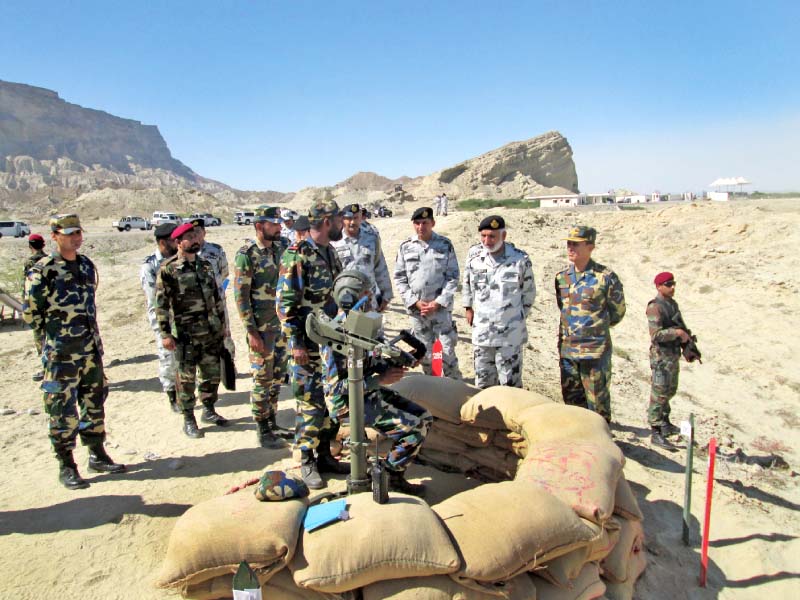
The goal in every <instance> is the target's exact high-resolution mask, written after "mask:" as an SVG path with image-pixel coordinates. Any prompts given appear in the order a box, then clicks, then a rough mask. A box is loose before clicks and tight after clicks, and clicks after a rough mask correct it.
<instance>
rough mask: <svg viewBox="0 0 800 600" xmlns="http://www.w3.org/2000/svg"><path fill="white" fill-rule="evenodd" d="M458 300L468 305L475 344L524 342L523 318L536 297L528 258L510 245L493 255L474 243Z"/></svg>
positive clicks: (526, 335)
mask: <svg viewBox="0 0 800 600" xmlns="http://www.w3.org/2000/svg"><path fill="white" fill-rule="evenodd" d="M461 293H462V301H463V304H464V306H465V307H468V308H470V307H471V308H472V309H473V310H474V311H475V316H474V319H473V321H472V343H473V344H474V345H476V346H495V347H497V346H520V345H522V344H524V343H525V342H527V341H528V328H527V327H526V325H525V319H526V318H527V317H528V313H530V312H531V307H532V306H533V301H534V299H535V298H536V284H535V283H534V280H533V265H531V259H530V258H528V255H527V254H526V253H525V252H523V251H522V250H518V249H517V248H516V247H515V246H514V245H513V244H510V243H508V242H506V243H505V244H503V251H502V254H501V255H499V256H497V257H495V256H494V255H493V254H492V253H491V252H490V251H489V250H488V249H486V248H484V247H483V245H482V244H475V246H472V248H470V250H469V253H468V255H467V264H466V265H465V266H464V277H463V287H462V290H461Z"/></svg>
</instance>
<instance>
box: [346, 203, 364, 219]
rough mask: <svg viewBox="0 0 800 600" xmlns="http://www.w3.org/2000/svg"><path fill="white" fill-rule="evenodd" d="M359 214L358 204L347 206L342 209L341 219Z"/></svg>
mask: <svg viewBox="0 0 800 600" xmlns="http://www.w3.org/2000/svg"><path fill="white" fill-rule="evenodd" d="M360 213H361V205H359V204H348V205H347V206H345V207H344V208H343V209H342V216H343V217H354V216H355V215H357V214H360Z"/></svg>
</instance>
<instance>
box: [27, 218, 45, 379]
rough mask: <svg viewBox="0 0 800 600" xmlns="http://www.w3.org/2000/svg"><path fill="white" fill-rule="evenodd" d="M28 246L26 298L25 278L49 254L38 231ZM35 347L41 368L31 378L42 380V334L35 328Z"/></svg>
mask: <svg viewBox="0 0 800 600" xmlns="http://www.w3.org/2000/svg"><path fill="white" fill-rule="evenodd" d="M28 248H29V249H30V251H31V255H30V256H29V257H28V258H26V259H25V263H24V264H23V265H22V294H23V296H22V299H23V301H24V300H25V280H26V279H27V278H28V272H29V271H30V270H31V269H32V268H33V265H35V264H36V263H37V262H39V260H40V259H42V258H44V257H45V256H47V255H46V254H45V253H44V238H43V237H42V236H40V235H39V234H38V233H32V234H30V235H29V236H28ZM33 347H34V348H36V356H37V357H38V359H39V367H40V368H39V369H37V371H36V372H35V373H34V374H33V376H32V377H31V379H33V380H34V381H41V380H42V379H44V371H43V370H42V368H41V362H42V338H41V336H40V335H39V334H38V333H36V330H33Z"/></svg>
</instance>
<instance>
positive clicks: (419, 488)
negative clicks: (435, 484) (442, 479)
mask: <svg viewBox="0 0 800 600" xmlns="http://www.w3.org/2000/svg"><path fill="white" fill-rule="evenodd" d="M389 489H390V490H392V491H394V492H400V493H401V494H408V495H409V496H417V497H420V498H421V497H422V496H424V495H425V486H424V485H423V484H421V483H411V482H410V481H407V480H406V474H405V472H404V471H389Z"/></svg>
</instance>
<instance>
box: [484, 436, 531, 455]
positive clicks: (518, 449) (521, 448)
mask: <svg viewBox="0 0 800 600" xmlns="http://www.w3.org/2000/svg"><path fill="white" fill-rule="evenodd" d="M492 445H493V446H496V447H498V448H502V449H503V450H507V451H509V452H513V453H514V454H516V455H517V456H518V457H520V458H525V456H527V454H528V441H527V440H526V439H525V436H524V435H522V434H521V433H516V432H514V431H509V430H505V429H501V430H498V431H496V432H495V435H494V437H493V438H492Z"/></svg>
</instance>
